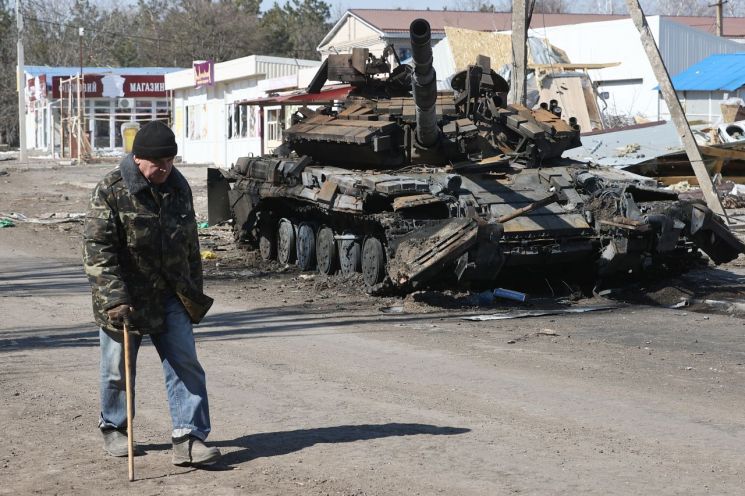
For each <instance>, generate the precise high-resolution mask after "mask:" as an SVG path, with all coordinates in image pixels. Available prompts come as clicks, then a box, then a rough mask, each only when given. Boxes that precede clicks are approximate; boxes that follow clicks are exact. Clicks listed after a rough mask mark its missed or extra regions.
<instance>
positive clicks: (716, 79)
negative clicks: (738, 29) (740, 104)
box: [672, 53, 745, 91]
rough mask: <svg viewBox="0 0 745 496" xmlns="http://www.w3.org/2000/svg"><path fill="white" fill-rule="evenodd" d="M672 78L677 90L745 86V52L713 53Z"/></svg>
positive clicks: (726, 88)
mask: <svg viewBox="0 0 745 496" xmlns="http://www.w3.org/2000/svg"><path fill="white" fill-rule="evenodd" d="M672 80H673V87H674V88H675V90H676V91H717V90H722V91H735V90H736V89H738V88H740V87H741V86H745V53H727V54H721V55H712V56H710V57H707V58H705V59H704V60H702V61H701V62H699V63H697V64H693V65H692V66H691V67H689V68H688V69H686V70H685V71H683V72H681V73H679V74H677V75H675V76H674V77H673V78H672Z"/></svg>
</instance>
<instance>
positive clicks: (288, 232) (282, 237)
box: [277, 219, 295, 264]
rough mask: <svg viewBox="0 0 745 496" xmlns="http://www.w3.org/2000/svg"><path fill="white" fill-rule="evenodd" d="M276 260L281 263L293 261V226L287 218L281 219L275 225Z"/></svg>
mask: <svg viewBox="0 0 745 496" xmlns="http://www.w3.org/2000/svg"><path fill="white" fill-rule="evenodd" d="M277 260H279V261H280V262H281V263H283V264H291V263H293V262H294V261H295V226H293V225H292V222H291V221H290V220H289V219H281V220H280V221H279V225H278V226H277Z"/></svg>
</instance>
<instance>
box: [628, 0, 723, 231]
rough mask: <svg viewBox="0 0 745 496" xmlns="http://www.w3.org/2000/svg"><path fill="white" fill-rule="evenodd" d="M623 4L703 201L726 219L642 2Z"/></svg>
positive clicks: (634, 0)
mask: <svg viewBox="0 0 745 496" xmlns="http://www.w3.org/2000/svg"><path fill="white" fill-rule="evenodd" d="M626 5H627V6H628V8H629V14H630V15H631V19H632V20H633V21H634V24H635V25H636V29H638V30H639V35H640V37H641V42H642V46H643V47H644V50H645V51H646V52H647V57H648V58H649V63H650V64H651V66H652V70H653V71H654V75H655V77H656V78H657V82H658V83H659V85H660V90H661V91H662V96H663V97H664V98H665V103H667V107H668V109H669V110H670V117H671V118H672V120H673V124H675V129H676V130H677V131H678V135H679V136H680V139H681V141H682V142H683V147H684V148H685V151H686V155H688V160H689V161H690V162H691V167H692V168H693V172H694V173H695V174H696V179H697V180H698V185H699V187H700V188H701V192H702V193H703V194H704V200H705V201H706V205H707V206H708V207H709V208H710V209H711V210H712V211H714V213H716V214H719V215H721V216H723V217H724V218H725V219H727V214H726V213H725V212H724V207H722V202H721V200H720V199H719V195H718V194H717V191H716V189H715V188H714V182H713V181H712V180H711V176H709V171H707V170H706V165H705V164H704V160H703V158H702V157H701V151H700V150H699V149H698V145H697V144H696V138H694V136H693V133H692V132H691V127H690V126H689V125H688V119H686V116H685V112H683V107H682V106H681V105H680V100H678V96H677V95H676V94H675V89H674V88H673V83H672V81H670V74H668V72H667V68H666V67H665V64H664V63H663V61H662V56H661V55H660V50H659V48H658V47H657V43H655V41H654V36H653V35H652V31H651V30H650V29H649V25H648V24H647V18H646V17H645V16H644V12H643V11H642V8H641V5H639V0H626Z"/></svg>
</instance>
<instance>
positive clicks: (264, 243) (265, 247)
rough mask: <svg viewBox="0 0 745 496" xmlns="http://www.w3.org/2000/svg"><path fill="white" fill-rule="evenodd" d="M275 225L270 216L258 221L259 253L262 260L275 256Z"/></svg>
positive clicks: (272, 258) (271, 258)
mask: <svg viewBox="0 0 745 496" xmlns="http://www.w3.org/2000/svg"><path fill="white" fill-rule="evenodd" d="M276 227H277V226H275V225H274V222H273V221H272V219H271V218H270V217H268V218H266V219H262V220H261V221H260V222H259V254H261V258H262V260H265V261H269V260H274V259H275V258H277V229H276Z"/></svg>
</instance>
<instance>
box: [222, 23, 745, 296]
mask: <svg viewBox="0 0 745 496" xmlns="http://www.w3.org/2000/svg"><path fill="white" fill-rule="evenodd" d="M410 37H411V44H412V59H413V61H412V63H411V64H399V65H398V66H397V67H396V68H395V69H393V70H391V69H390V67H389V65H388V63H387V62H386V56H387V55H389V53H388V51H386V53H384V54H383V57H381V58H377V57H374V56H372V55H370V54H369V53H368V51H367V49H354V51H353V53H352V54H346V55H331V56H329V57H328V59H327V60H326V61H325V62H324V63H323V64H322V66H321V68H320V70H319V72H318V74H317V75H316V77H315V79H314V80H313V81H312V83H311V85H310V86H309V88H308V90H307V91H308V92H309V93H318V92H319V91H321V88H322V86H323V85H324V83H325V82H326V81H327V80H335V81H341V82H344V83H348V84H349V85H351V91H350V93H349V96H348V97H347V99H346V101H345V102H344V103H343V104H342V105H341V108H337V109H335V108H334V107H332V106H327V107H323V108H321V109H317V110H310V109H308V108H305V107H304V108H301V109H300V110H299V111H298V112H297V113H296V114H295V116H294V119H293V121H294V123H293V125H292V126H291V127H289V128H288V129H286V130H285V132H284V141H283V144H282V146H280V147H279V148H278V149H277V150H276V151H275V152H274V153H273V154H272V155H267V156H262V157H244V158H241V159H239V160H238V161H237V162H236V163H235V164H234V165H233V166H232V167H231V169H230V170H227V171H226V170H221V169H210V170H209V173H208V195H209V198H208V200H209V210H210V212H209V215H210V222H211V223H215V222H219V221H222V220H225V219H227V218H232V219H233V220H234V226H235V229H236V233H237V235H238V237H239V238H240V239H241V240H243V241H247V242H248V243H249V244H250V245H252V246H254V247H258V249H259V251H260V254H261V256H262V257H263V258H264V259H266V260H271V259H277V260H279V262H281V263H283V264H290V263H295V264H296V265H297V266H298V267H299V268H300V269H301V270H314V269H317V270H318V271H319V272H321V273H323V274H333V273H335V272H337V271H339V272H341V273H343V274H351V273H353V272H361V273H362V278H363V280H364V282H365V284H366V285H367V286H369V287H370V288H373V289H376V288H400V289H401V290H403V291H408V290H412V289H414V288H417V287H421V286H422V285H427V284H433V283H435V282H439V283H444V284H469V285H480V286H485V285H492V284H495V283H496V282H497V281H498V280H499V279H500V278H502V277H506V276H507V275H508V274H512V275H515V274H517V275H518V277H522V278H529V277H542V274H544V273H545V272H546V271H548V270H550V269H553V268H565V269H566V268H569V269H570V270H576V269H579V272H584V273H591V274H592V277H593V278H605V277H610V276H613V275H615V274H624V275H625V274H628V273H639V272H641V271H643V270H644V269H646V268H649V267H653V266H663V265H675V264H677V265H678V266H685V265H686V264H687V263H688V261H689V260H690V258H691V257H694V256H696V254H697V253H698V249H701V250H703V251H704V252H705V253H706V254H708V256H709V257H710V258H711V259H712V260H713V261H714V262H716V263H722V262H727V261H730V260H732V259H733V258H736V257H737V256H738V254H739V253H743V252H745V246H744V245H743V244H742V243H741V242H740V241H739V240H738V239H737V238H736V237H735V236H733V235H732V233H730V231H729V230H728V229H727V227H726V226H725V225H724V224H723V222H722V221H721V220H720V219H719V217H718V216H716V215H714V214H713V213H712V211H711V210H709V209H708V208H707V207H706V206H705V205H703V204H700V203H694V202H685V201H681V200H680V199H679V198H678V196H677V194H676V193H675V192H672V191H669V190H664V189H661V188H658V187H657V184H656V183H655V181H654V180H650V179H648V178H644V177H641V176H636V175H633V174H629V173H625V172H623V171H617V170H614V169H610V168H597V167H589V166H588V165H587V164H584V163H579V162H572V161H569V160H565V159H562V158H561V155H562V153H563V152H564V151H565V150H567V149H570V148H573V147H576V146H578V145H579V144H580V138H579V136H580V130H579V127H578V126H577V125H576V122H574V121H573V120H571V119H570V121H569V122H565V121H563V120H561V119H560V118H559V115H560V114H561V109H559V108H556V104H555V102H551V103H549V104H541V106H540V108H536V109H534V110H531V109H528V108H526V107H524V106H521V105H517V104H511V105H508V104H507V103H506V99H507V93H508V90H509V85H508V83H507V82H506V81H505V80H504V79H503V78H501V77H500V76H499V75H497V73H496V72H495V71H494V70H492V69H491V68H490V61H489V59H488V58H486V57H479V58H478V60H477V61H476V63H475V64H473V65H471V66H469V67H468V69H467V70H465V71H462V72H460V73H458V74H456V75H455V76H454V77H453V78H452V83H451V84H452V87H453V90H454V94H438V92H437V88H436V77H435V72H434V69H433V67H432V48H431V44H430V27H429V24H428V23H427V21H426V20H424V19H417V20H415V21H414V22H412V24H411V26H410ZM394 53H395V52H394ZM394 56H395V55H394Z"/></svg>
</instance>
